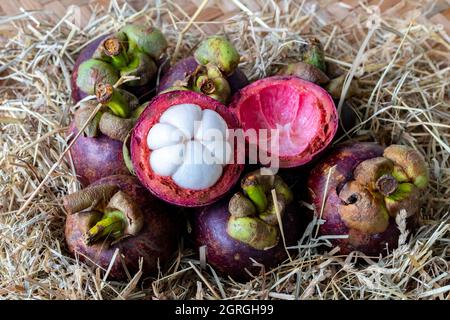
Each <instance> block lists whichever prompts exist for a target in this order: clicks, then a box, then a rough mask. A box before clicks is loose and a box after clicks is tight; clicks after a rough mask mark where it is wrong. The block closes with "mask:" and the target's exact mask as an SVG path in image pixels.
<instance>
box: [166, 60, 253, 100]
mask: <svg viewBox="0 0 450 320" xmlns="http://www.w3.org/2000/svg"><path fill="white" fill-rule="evenodd" d="M197 67H198V63H197V61H195V58H194V57H192V56H191V57H187V58H184V59H181V60H180V61H178V62H177V63H176V64H174V65H173V66H172V67H171V68H170V69H169V70H168V71H167V72H166V74H165V75H164V76H163V77H162V78H161V80H160V82H159V86H158V93H160V92H162V91H164V90H167V89H169V88H170V87H172V86H173V84H174V83H175V81H179V80H180V81H181V80H184V79H186V77H187V76H189V75H190V74H192V73H193V72H194V71H195V69H196V68H197ZM227 80H228V83H229V84H230V88H231V94H233V93H235V92H236V91H238V90H239V89H241V88H243V87H245V86H246V85H248V84H249V81H248V79H247V77H246V76H245V74H244V73H243V72H242V71H241V70H240V69H239V68H238V69H236V71H235V72H233V74H232V75H230V76H229V77H228V78H227Z"/></svg>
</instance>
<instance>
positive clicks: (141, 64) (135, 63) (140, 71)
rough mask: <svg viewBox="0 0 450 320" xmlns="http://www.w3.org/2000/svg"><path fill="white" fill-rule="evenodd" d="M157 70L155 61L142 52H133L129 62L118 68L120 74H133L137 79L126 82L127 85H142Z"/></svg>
mask: <svg viewBox="0 0 450 320" xmlns="http://www.w3.org/2000/svg"><path fill="white" fill-rule="evenodd" d="M157 72H158V67H157V66H156V63H155V62H154V61H153V59H151V58H150V57H149V56H148V55H146V54H145V53H142V52H136V53H133V55H132V58H131V60H130V63H129V64H128V65H126V66H124V67H122V68H120V75H121V76H135V77H138V78H139V79H137V80H131V81H128V82H127V85H129V86H132V87H134V86H143V85H145V84H146V83H148V82H149V81H150V80H151V79H153V78H154V77H155V75H156V73H157Z"/></svg>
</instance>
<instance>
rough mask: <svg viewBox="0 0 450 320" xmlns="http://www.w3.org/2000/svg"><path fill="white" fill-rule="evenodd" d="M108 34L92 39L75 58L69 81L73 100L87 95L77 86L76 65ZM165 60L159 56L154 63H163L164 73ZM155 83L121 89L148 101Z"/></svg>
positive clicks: (142, 100)
mask: <svg viewBox="0 0 450 320" xmlns="http://www.w3.org/2000/svg"><path fill="white" fill-rule="evenodd" d="M108 36H109V35H105V36H102V37H99V38H97V39H95V40H94V41H92V42H91V43H90V44H89V45H88V46H86V48H84V49H83V50H82V51H81V53H80V55H79V56H78V58H77V60H76V61H75V64H74V66H73V71H72V78H71V81H70V84H71V88H72V99H73V100H74V101H75V102H78V101H80V100H81V99H83V98H85V97H87V96H88V94H87V93H86V92H84V91H82V90H81V89H80V88H79V87H78V86H77V77H78V67H79V66H80V64H82V63H83V62H84V61H86V60H89V59H90V58H92V55H93V54H94V52H95V50H96V49H97V47H98V46H99V45H100V43H101V42H102V41H103V39H105V38H106V37H108ZM165 60H166V58H161V59H160V60H158V61H156V64H157V65H158V66H160V65H161V64H163V63H164V67H163V69H162V74H164V71H166V70H167V68H168V64H167V63H165ZM155 85H156V79H155V80H154V81H151V83H148V84H146V85H143V86H136V87H130V86H126V85H124V86H123V89H125V90H127V91H129V92H130V93H132V94H134V95H135V96H136V97H137V98H139V101H140V102H141V103H142V102H145V101H149V100H150V99H151V98H152V96H153V94H154V93H155Z"/></svg>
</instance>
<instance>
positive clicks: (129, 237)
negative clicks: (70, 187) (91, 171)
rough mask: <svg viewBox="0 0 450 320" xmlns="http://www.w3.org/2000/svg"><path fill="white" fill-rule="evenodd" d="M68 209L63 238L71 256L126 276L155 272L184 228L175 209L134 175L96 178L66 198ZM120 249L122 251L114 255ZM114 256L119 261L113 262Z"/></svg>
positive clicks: (120, 277) (114, 275) (113, 275)
mask: <svg viewBox="0 0 450 320" xmlns="http://www.w3.org/2000/svg"><path fill="white" fill-rule="evenodd" d="M63 204H64V207H65V209H66V211H67V213H68V215H67V220H66V226H65V236H66V242H67V246H68V249H69V251H70V253H71V254H73V255H74V256H76V257H77V258H78V259H80V260H81V261H84V262H86V263H92V264H94V265H97V266H99V267H100V268H102V269H103V270H107V269H108V268H109V267H110V264H111V263H112V265H111V269H110V272H109V277H110V278H111V279H116V280H126V279H127V275H131V276H132V275H133V274H135V273H136V272H137V271H139V264H140V259H142V272H143V274H144V275H148V276H151V275H155V274H156V273H157V271H158V265H161V266H164V264H165V263H167V262H168V261H169V259H170V258H171V257H172V255H173V254H174V252H175V251H176V250H177V247H178V235H179V232H180V229H179V224H178V222H177V216H176V213H175V212H173V211H174V210H173V208H170V207H169V206H168V205H167V204H165V203H163V202H162V201H160V200H158V199H156V198H155V197H153V196H152V195H151V194H149V192H148V191H147V190H146V189H145V188H144V187H142V186H141V185H140V184H139V181H138V180H137V179H136V178H135V177H132V176H126V175H114V176H110V177H106V178H103V179H101V180H98V181H96V182H95V183H93V184H92V185H90V186H88V187H87V188H85V189H82V190H81V191H78V192H75V193H72V194H70V195H67V196H65V197H64V199H63ZM116 251H118V254H117V256H116ZM113 257H115V260H114V261H113V262H112V261H111V260H112V259H113Z"/></svg>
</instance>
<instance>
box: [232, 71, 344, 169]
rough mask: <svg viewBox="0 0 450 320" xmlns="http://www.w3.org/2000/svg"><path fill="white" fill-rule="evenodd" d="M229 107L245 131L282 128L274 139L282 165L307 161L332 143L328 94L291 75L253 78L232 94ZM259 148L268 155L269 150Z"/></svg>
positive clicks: (335, 124) (333, 117)
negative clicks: (256, 79)
mask: <svg viewBox="0 0 450 320" xmlns="http://www.w3.org/2000/svg"><path fill="white" fill-rule="evenodd" d="M230 108H231V110H232V112H233V113H234V114H235V115H236V117H237V118H238V119H239V122H240V124H241V126H242V128H243V130H244V131H247V130H249V129H256V130H257V131H258V130H259V129H268V130H271V129H276V128H277V127H281V130H280V136H279V141H276V142H279V144H278V145H279V153H278V158H279V162H280V163H279V164H280V167H281V168H291V167H297V166H300V165H303V164H306V163H308V162H310V161H311V160H312V159H313V158H314V157H316V156H317V155H318V154H319V153H320V152H322V151H323V150H324V149H325V148H326V147H327V146H328V145H329V144H330V143H331V141H332V139H333V137H334V136H335V134H336V131H337V127H338V116H337V112H336V107H335V105H334V102H333V99H332V98H331V96H330V95H329V94H328V93H327V92H326V91H325V90H324V89H322V88H321V87H319V86H318V85H316V84H314V83H311V82H308V81H305V80H302V79H299V78H297V77H294V76H285V77H282V76H274V77H269V78H265V79H261V80H258V81H255V82H253V83H252V84H250V85H248V86H246V87H245V88H243V89H241V90H240V91H239V92H238V93H236V94H235V95H234V96H233V98H232V101H231V104H230ZM246 138H247V141H248V137H246ZM258 147H259V148H261V149H262V150H263V151H267V153H268V154H270V149H269V150H267V148H266V147H264V146H261V145H260V144H259V145H258Z"/></svg>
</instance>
